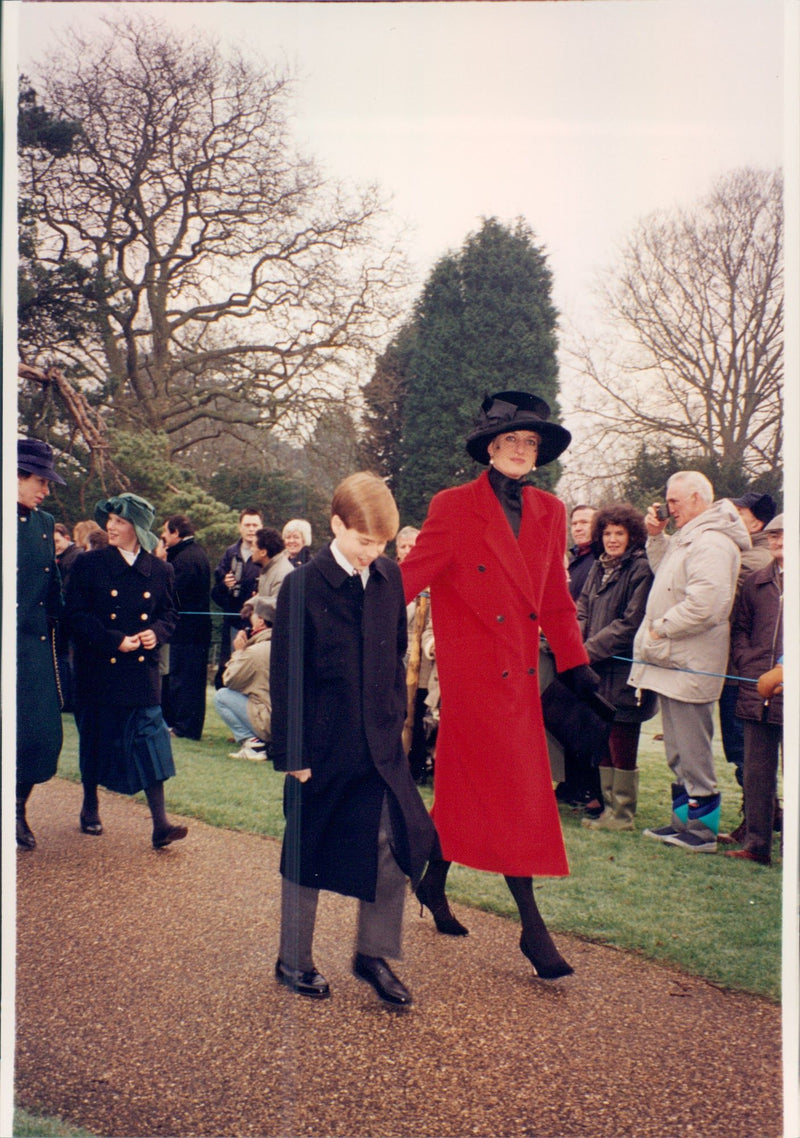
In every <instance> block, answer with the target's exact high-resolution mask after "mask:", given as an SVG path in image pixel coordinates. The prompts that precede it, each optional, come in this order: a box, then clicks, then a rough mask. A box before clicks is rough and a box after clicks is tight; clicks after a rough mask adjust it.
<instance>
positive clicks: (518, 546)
mask: <svg viewBox="0 0 800 1138" xmlns="http://www.w3.org/2000/svg"><path fill="white" fill-rule="evenodd" d="M522 503H523V506H522V520H521V525H520V531H519V538H515V537H514V533H513V531H512V529H511V526H510V525H509V524H508V521H507V519H506V516H505V514H504V512H503V507H502V506H501V505H500V502H499V501H498V499H497V497H496V495H495V493H494V491H493V490H492V487H491V484H490V482H489V477H488V474H481V475H480V477H479V478H477V479H476V480H475V481H474V482H469V483H467V484H466V485H464V486H456V487H453V488H452V489H448V490H442V491H441V492H440V493H439V494H437V495H436V496H435V498H434V499H433V501H432V502H431V504H430V509H429V511H428V517H427V518H426V520H425V522H424V524H423V526H422V530H421V531H420V534H419V537H418V538H417V541H416V544H415V545H414V548H413V549H412V550H411V552H410V553H409V554H408V556H407V557H406V558H405V559H404V560H403V564H402V567H401V568H402V574H403V583H404V586H405V593H406V600H407V601H409V602H410V601H411V600H413V598H414V597H416V596H417V594H418V593H420V592H421V591H422V590H423V589H425V588H427V586H430V595H431V614H432V617H433V631H434V635H435V638H436V662H437V665H438V670H439V682H440V685H441V692H442V712H441V721H440V725H439V734H438V737H437V742H436V796H435V805H434V809H433V818H434V821H435V823H436V828H437V830H438V832H439V837H440V838H441V842H442V849H443V852H444V856H445V858H447V859H448V860H451V861H458V862H461V863H462V864H463V865H469V866H473V867H474V868H476V869H485V870H490V871H493V872H495V873H504V874H508V875H510V876H524V877H527V876H530V875H541V874H547V875H551V876H563V875H565V874H567V873H568V872H569V867H568V865H567V858H566V853H565V850H564V839H563V836H562V833H561V824H560V821H559V817H558V807H557V805H556V800H555V796H554V794H553V782H552V778H551V774H550V761H549V757H548V752H547V742H546V739H545V732H544V723H543V720H542V708H541V697H540V695H539V677H538V674H537V672H538V665H539V632H540V629H541V631H542V632H544V634H545V635H546V637H547V640H548V642H549V644H550V647H551V648H552V650H553V653H554V655H555V658H556V663H557V667H558V670H559V671H564V670H565V669H567V668H573V667H575V666H576V665H578V664H585V663H586V660H587V656H586V651H585V649H584V647H583V643H582V641H581V635H580V631H579V629H578V623H577V621H576V619H575V605H574V603H573V601H572V598H571V597H570V595H569V591H568V589H567V572H566V569H565V567H564V551H565V549H566V528H567V527H566V512H565V510H564V506H563V504H562V503H561V502H559V500H558V499H557V498H555V497H553V495H552V494H547V493H545V491H543V490H538V489H536V488H534V487H533V486H526V487H525V488H524V489H523V491H522Z"/></svg>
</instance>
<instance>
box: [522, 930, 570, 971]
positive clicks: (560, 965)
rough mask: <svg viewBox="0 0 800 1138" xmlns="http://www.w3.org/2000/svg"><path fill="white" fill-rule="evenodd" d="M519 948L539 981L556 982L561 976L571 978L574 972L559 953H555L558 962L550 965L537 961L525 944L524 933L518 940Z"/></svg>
mask: <svg viewBox="0 0 800 1138" xmlns="http://www.w3.org/2000/svg"><path fill="white" fill-rule="evenodd" d="M519 947H520V948H521V950H522V954H523V956H527V958H528V960H530V962H531V964H532V965H533V967H534V971H535V972H536V975H537V976H538V977H539V979H540V980H558V979H560V977H562V976H571V975H572V973H573V972H574V971H575V969H574V968H573V967H572V965H571V964H567V962H566V960H565V959H564V957H563V956H561V954H560V953H559V952H556V956H557V957H558V960H555V961H552V962H551V963H550V964H544V963H543V962H542V961H539V960H537V959H536V957H535V956H534V954H533V952H532V950H531V949H530V948H529V947H528V945H527V944H526V943H525V934H524V933H523V934H522V935H521V936H520V938H519Z"/></svg>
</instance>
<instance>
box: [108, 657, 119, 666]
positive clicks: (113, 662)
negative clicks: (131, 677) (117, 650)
mask: <svg viewBox="0 0 800 1138" xmlns="http://www.w3.org/2000/svg"><path fill="white" fill-rule="evenodd" d="M108 662H109V664H116V662H117V657H116V656H112V657H111V659H110V660H109V661H108Z"/></svg>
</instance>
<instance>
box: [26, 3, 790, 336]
mask: <svg viewBox="0 0 800 1138" xmlns="http://www.w3.org/2000/svg"><path fill="white" fill-rule="evenodd" d="M4 6H5V5H4ZM15 7H16V8H17V14H18V29H19V37H18V45H19V64H20V66H21V68H22V69H23V70H27V71H30V70H31V69H32V67H33V63H34V61H36V60H41V59H42V58H43V55H44V53H45V52H47V51H48V50H49V49H57V47H58V43H59V37H61V36H62V35H63V31H64V29H65V28H66V27H67V26H69V25H71V24H78V23H80V25H82V26H83V27H84V28H87V27H91V26H92V25H93V24H98V22H99V20H100V18H101V16H102V14H103V13H104V12H105V13H108V11H109V9H110V8H111V7H112V4H110V3H103V4H99V3H78V2H75V3H73V2H70V0H66V2H61V3H24V4H16V5H15ZM125 7H126V8H127V9H128V10H130V9H137V8H138V9H144V10H146V11H147V13H148V14H149V15H156V16H158V17H159V18H161V19H163V20H164V21H165V22H166V23H168V24H169V25H172V26H174V27H176V28H188V27H190V26H195V27H198V28H202V29H206V30H210V31H213V32H214V33H215V34H216V35H217V36H218V37H219V39H220V42H221V43H222V44H223V45H224V44H225V43H230V44H237V45H239V46H244V47H246V48H247V49H248V50H257V51H259V52H261V53H263V55H264V56H266V57H267V58H268V59H272V60H278V61H285V62H286V63H287V64H288V65H289V67H290V68H291V69H292V71H293V72H294V73H296V75H297V76H298V79H299V83H298V88H297V97H296V102H295V111H296V117H295V120H294V128H295V136H296V139H297V141H298V143H299V144H300V146H301V147H302V149H304V150H305V151H306V152H307V153H310V154H312V155H313V156H315V157H316V158H317V159H318V160H319V161H320V162H321V163H322V165H323V166H324V167H325V168H326V169H327V170H329V171H330V173H331V174H332V175H335V176H336V177H343V178H345V179H353V180H355V181H358V182H361V183H365V182H369V183H371V182H378V183H379V184H380V185H381V186H382V187H383V189H384V190H385V191H386V192H387V193H388V194H390V195H391V196H392V198H393V206H394V209H395V210H396V212H397V214H398V215H399V217H400V218H401V219H402V220H403V221H404V222H405V223H407V224H408V226H409V227H410V230H409V234H408V253H409V255H410V257H411V259H412V261H413V262H414V263H415V265H416V266H417V268H418V277H419V283H420V285H421V284H422V283H423V282H424V279H425V277H426V276H427V273H428V271H429V269H430V267H431V265H432V264H433V263H434V262H435V261H436V259H437V258H438V257H440V256H442V255H443V254H444V253H445V252H447V251H448V250H449V249H457V248H459V247H460V246H461V245H462V243H463V241H464V239H465V238H466V236H467V235H468V234H469V233H470V232H472V231H474V230H475V229H476V228H477V227H479V225H480V223H481V218H482V217H485V216H496V217H498V218H500V220H502V221H512V220H513V219H515V218H516V217H517V216H522V217H524V218H525V219H526V221H527V222H528V224H529V225H530V226H531V228H532V229H533V231H534V233H535V234H536V238H537V240H538V241H539V242H540V243H541V244H542V245H543V246H544V247H545V248H546V250H547V252H548V254H549V258H550V266H551V268H552V270H553V273H554V298H555V301H556V304H557V306H558V307H559V308H560V309H561V310H562V311H563V312H564V313H565V315H569V316H573V317H574V316H577V315H578V314H579V313H580V311H581V310H582V309H585V307H586V306H587V304H588V303H589V297H590V287H591V283H592V280H593V279H594V276H595V273H596V270H597V268H598V267H600V266H601V265H604V264H605V263H607V262H608V261H609V259H610V258H611V257H612V256H613V253H614V249H615V247H616V245H617V244H618V243H619V241H620V240H621V239H623V238H624V237H625V236H626V235H627V234H628V233H630V231H631V229H632V227H633V225H634V224H635V222H636V220H637V219H638V218H640V217H642V216H645V215H646V214H648V213H650V212H651V211H652V210H654V209H658V208H662V207H667V208H669V207H673V206H675V205H690V204H691V203H692V202H693V201H695V200H696V199H697V198H698V197H699V196H701V195H703V194H704V193H705V192H706V191H707V190H708V189H709V188H710V186H711V184H712V182H713V181H714V179H715V178H716V177H718V176H719V175H720V174H722V173H724V172H725V171H727V170H729V169H731V168H733V167H736V166H740V165H753V166H759V167H766V168H772V167H775V166H777V165H780V164H781V160H782V147H783V126H784V124H783V91H784V74H783V68H784V49H783V4H782V3H781V2H777V0H776V2H774V0H755V2H749V0H748V2H740V0H728V2H724V3H716V2H713V0H692V2H691V3H682V2H680V0H611V2H602V0H597V2H589V3H579V2H569V0H568V2H549V3H533V2H527V0H522V2H518V3H463V4H462V3H442V4H440V3H350V4H344V3H270V2H264V3H258V2H251V3H222V2H220V3H203V2H201V3H194V2H191V0H186V2H180V3H169V2H163V0H156V2H154V3H148V4H136V3H130V4H126V5H125Z"/></svg>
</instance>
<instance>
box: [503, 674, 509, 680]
mask: <svg viewBox="0 0 800 1138" xmlns="http://www.w3.org/2000/svg"><path fill="white" fill-rule="evenodd" d="M502 678H503V679H504V680H505V679H507V678H508V672H503V673H502Z"/></svg>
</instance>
